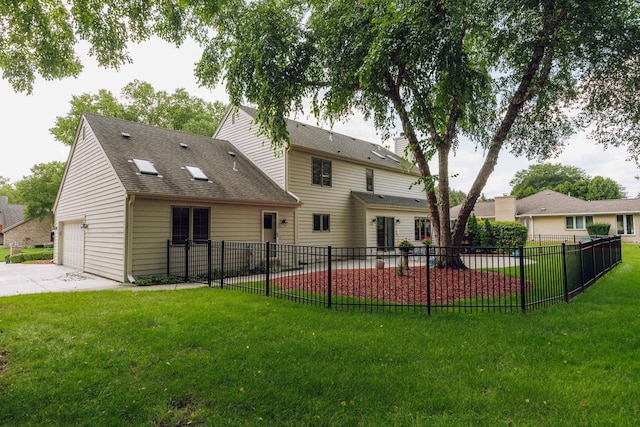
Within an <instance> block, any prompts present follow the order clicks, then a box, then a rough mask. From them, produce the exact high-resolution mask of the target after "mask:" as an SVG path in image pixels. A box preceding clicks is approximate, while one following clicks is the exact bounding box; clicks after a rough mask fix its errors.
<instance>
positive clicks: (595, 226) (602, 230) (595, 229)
mask: <svg viewBox="0 0 640 427" xmlns="http://www.w3.org/2000/svg"><path fill="white" fill-rule="evenodd" d="M610 228H611V224H609V223H606V222H594V223H592V224H587V232H588V233H589V236H608V235H609V229H610Z"/></svg>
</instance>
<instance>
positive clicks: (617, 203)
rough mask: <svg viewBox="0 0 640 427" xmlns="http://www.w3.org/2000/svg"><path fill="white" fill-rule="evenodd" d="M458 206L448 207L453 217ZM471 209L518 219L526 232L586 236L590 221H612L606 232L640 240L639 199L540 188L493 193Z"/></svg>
mask: <svg viewBox="0 0 640 427" xmlns="http://www.w3.org/2000/svg"><path fill="white" fill-rule="evenodd" d="M459 211H460V206H456V207H453V208H452V209H451V217H452V218H455V217H456V216H457V215H458V212H459ZM473 213H474V214H475V215H476V217H477V218H478V219H485V218H488V219H490V220H497V221H519V222H520V223H522V224H524V225H525V226H526V227H527V228H528V229H529V236H530V237H531V238H533V237H534V236H537V235H559V236H562V235H568V234H570V235H578V236H587V235H588V233H587V225H588V224H590V223H607V224H611V228H610V230H609V234H611V235H616V234H619V235H620V236H622V241H623V242H637V241H639V240H640V238H639V234H638V227H639V226H640V199H616V200H593V201H585V200H582V199H578V198H576V197H571V196H567V195H566V194H562V193H558V192H556V191H552V190H543V191H541V192H539V193H536V194H532V195H531V196H528V197H525V198H522V199H520V200H516V198H515V197H514V196H502V197H496V199H495V202H478V203H476V205H475V207H474V210H473Z"/></svg>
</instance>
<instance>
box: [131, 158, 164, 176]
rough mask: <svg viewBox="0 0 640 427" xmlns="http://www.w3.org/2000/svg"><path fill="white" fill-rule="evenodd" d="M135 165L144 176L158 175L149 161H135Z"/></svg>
mask: <svg viewBox="0 0 640 427" xmlns="http://www.w3.org/2000/svg"><path fill="white" fill-rule="evenodd" d="M133 163H134V164H135V165H136V167H137V168H138V170H139V171H140V173H141V174H144V175H158V171H157V170H156V168H155V167H154V166H153V163H151V162H150V161H149V160H141V159H133Z"/></svg>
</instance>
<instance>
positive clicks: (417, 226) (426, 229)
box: [414, 217, 431, 242]
mask: <svg viewBox="0 0 640 427" xmlns="http://www.w3.org/2000/svg"><path fill="white" fill-rule="evenodd" d="M414 231H415V233H414V234H415V235H414V237H415V240H416V241H418V242H419V241H420V240H422V239H424V238H425V237H427V236H431V222H430V221H429V220H428V219H427V218H426V217H416V218H415V219H414Z"/></svg>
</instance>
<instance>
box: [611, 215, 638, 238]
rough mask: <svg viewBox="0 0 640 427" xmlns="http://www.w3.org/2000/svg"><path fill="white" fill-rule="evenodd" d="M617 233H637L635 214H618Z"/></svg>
mask: <svg viewBox="0 0 640 427" xmlns="http://www.w3.org/2000/svg"><path fill="white" fill-rule="evenodd" d="M616 227H617V234H635V229H634V226H633V215H631V214H627V215H616Z"/></svg>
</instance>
